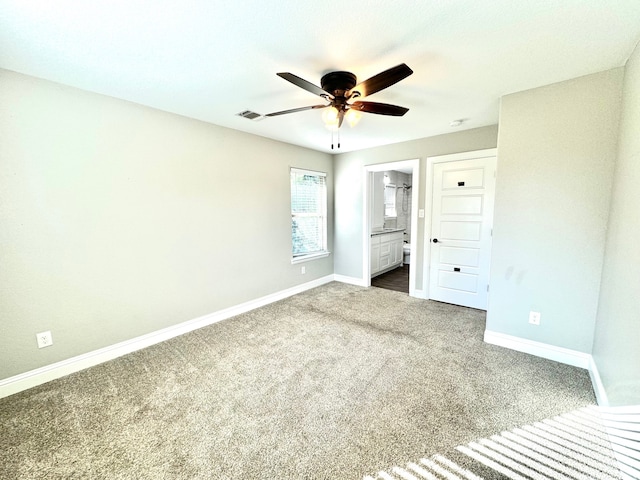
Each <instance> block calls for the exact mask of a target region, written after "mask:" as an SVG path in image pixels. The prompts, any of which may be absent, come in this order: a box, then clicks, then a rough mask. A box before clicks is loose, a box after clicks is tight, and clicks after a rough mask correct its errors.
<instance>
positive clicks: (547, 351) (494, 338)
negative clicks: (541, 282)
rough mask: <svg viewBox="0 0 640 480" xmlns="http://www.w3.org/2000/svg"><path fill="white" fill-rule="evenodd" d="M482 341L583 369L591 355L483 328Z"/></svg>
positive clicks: (585, 367)
mask: <svg viewBox="0 0 640 480" xmlns="http://www.w3.org/2000/svg"><path fill="white" fill-rule="evenodd" d="M484 341H485V342H487V343H490V344H492V345H498V346H500V347H505V348H510V349H511V350H516V351H518V352H524V353H529V354H531V355H535V356H536V357H542V358H546V359H549V360H554V361H556V362H560V363H565V364H567V365H572V366H574V367H580V368H584V369H588V368H589V363H590V359H591V355H589V354H588V353H583V352H578V351H577V350H570V349H568V348H562V347H556V346H555V345H549V344H546V343H541V342H534V341H533V340H527V339H526V338H520V337H514V336H512V335H506V334H504V333H498V332H491V331H489V330H485V332H484Z"/></svg>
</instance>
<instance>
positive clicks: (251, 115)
mask: <svg viewBox="0 0 640 480" xmlns="http://www.w3.org/2000/svg"><path fill="white" fill-rule="evenodd" d="M236 115H238V116H240V117H244V118H248V119H249V120H255V119H257V118H261V117H262V115H260V114H259V113H256V112H252V111H251V110H245V111H243V112H240V113H237V114H236Z"/></svg>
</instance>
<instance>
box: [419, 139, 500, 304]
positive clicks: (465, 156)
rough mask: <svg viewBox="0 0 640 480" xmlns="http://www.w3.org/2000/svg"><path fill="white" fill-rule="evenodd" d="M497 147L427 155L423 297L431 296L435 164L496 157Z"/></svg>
mask: <svg viewBox="0 0 640 480" xmlns="http://www.w3.org/2000/svg"><path fill="white" fill-rule="evenodd" d="M497 155H498V149H497V148H487V149H485V150H474V151H471V152H462V153H452V154H450V155H438V156H436V157H427V184H426V188H425V195H424V212H425V213H424V238H423V239H422V240H423V252H424V254H423V258H422V262H423V263H422V292H421V293H422V295H421V298H429V272H430V271H431V220H432V212H431V210H432V208H431V206H432V205H433V166H434V164H436V163H444V162H460V161H462V160H475V159H478V158H485V157H495V156H497Z"/></svg>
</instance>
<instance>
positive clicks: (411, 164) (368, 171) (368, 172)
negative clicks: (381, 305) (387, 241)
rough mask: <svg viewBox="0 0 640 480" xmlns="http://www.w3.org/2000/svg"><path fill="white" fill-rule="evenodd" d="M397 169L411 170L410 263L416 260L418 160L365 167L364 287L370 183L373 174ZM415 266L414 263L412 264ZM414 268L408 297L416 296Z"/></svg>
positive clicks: (367, 277) (368, 282)
mask: <svg viewBox="0 0 640 480" xmlns="http://www.w3.org/2000/svg"><path fill="white" fill-rule="evenodd" d="M399 168H411V169H412V175H411V190H412V193H411V253H410V255H411V261H412V262H415V261H416V260H417V252H418V248H417V244H418V242H419V241H420V240H419V239H418V205H419V202H418V197H419V196H420V159H419V158H415V159H412V160H400V161H397V162H389V163H377V164H375V165H365V166H364V170H363V181H362V187H363V188H362V192H363V196H364V199H363V202H362V205H363V206H364V208H363V214H362V282H363V283H362V284H363V285H364V286H365V287H370V286H371V263H370V262H371V252H370V247H371V207H372V197H373V196H372V195H371V183H372V178H373V173H374V172H385V171H387V170H398V169H399ZM414 265H415V263H414ZM416 270H417V269H416V268H410V269H409V295H410V296H412V297H415V296H416Z"/></svg>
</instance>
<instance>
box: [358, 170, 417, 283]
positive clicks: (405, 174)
mask: <svg viewBox="0 0 640 480" xmlns="http://www.w3.org/2000/svg"><path fill="white" fill-rule="evenodd" d="M419 166H420V161H419V159H414V160H404V161H398V162H390V163H384V164H377V165H367V166H365V167H364V183H363V186H364V188H363V192H364V197H365V198H364V202H363V205H364V206H365V208H364V209H363V210H364V212H363V217H364V218H363V225H364V227H363V232H364V234H363V240H362V242H363V249H362V250H363V283H364V285H366V286H377V287H380V288H388V289H391V290H396V291H402V292H405V293H408V294H409V295H411V296H417V295H416V288H415V285H416V276H417V273H418V269H419V267H420V265H418V262H417V258H416V253H417V248H416V246H417V243H418V192H419ZM412 267H413V268H412Z"/></svg>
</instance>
